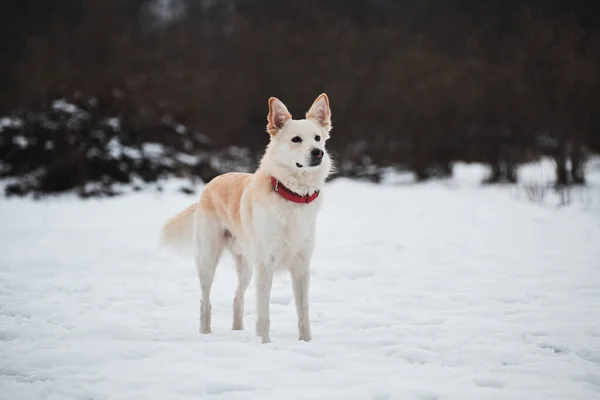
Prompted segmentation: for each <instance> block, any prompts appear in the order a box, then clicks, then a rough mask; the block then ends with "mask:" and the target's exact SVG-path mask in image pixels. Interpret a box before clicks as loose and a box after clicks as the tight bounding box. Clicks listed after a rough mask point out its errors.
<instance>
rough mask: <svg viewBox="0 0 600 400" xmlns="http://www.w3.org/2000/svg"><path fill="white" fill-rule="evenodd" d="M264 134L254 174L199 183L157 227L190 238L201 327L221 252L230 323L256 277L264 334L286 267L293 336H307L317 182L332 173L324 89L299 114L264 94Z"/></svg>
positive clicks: (239, 321)
mask: <svg viewBox="0 0 600 400" xmlns="http://www.w3.org/2000/svg"><path fill="white" fill-rule="evenodd" d="M268 104H269V113H268V116H267V132H268V133H269V135H270V141H269V143H268V145H267V147H266V151H265V153H264V155H263V157H262V158H261V160H260V164H259V167H258V168H257V170H256V171H255V172H254V173H251V174H250V173H239V172H230V173H225V174H222V175H219V176H217V177H216V178H214V179H213V180H211V181H210V182H209V183H208V184H207V185H206V186H205V188H204V190H203V192H202V194H201V196H200V199H199V201H198V202H197V203H195V204H193V205H191V206H189V207H188V208H187V209H185V210H184V211H181V212H180V213H179V214H177V215H175V216H174V217H172V218H171V219H169V220H168V221H167V222H166V223H165V225H164V227H163V229H162V241H163V243H164V244H166V245H174V246H178V245H181V244H185V243H187V244H190V243H189V242H190V241H191V244H192V247H193V248H194V257H195V262H196V268H197V271H198V277H199V280H200V288H201V292H202V298H201V301H200V333H203V334H209V333H211V304H210V292H211V287H212V283H213V279H214V276H215V270H216V267H217V264H218V263H219V260H220V258H221V255H222V253H223V252H224V251H228V252H229V253H231V255H232V256H233V258H234V260H235V268H236V272H237V278H238V284H237V290H236V292H235V297H234V300H233V327H232V328H233V330H242V329H244V321H243V314H244V294H245V292H246V289H247V288H248V286H249V284H250V281H251V279H252V277H253V275H254V274H256V276H255V280H256V301H257V304H256V305H257V307H256V313H257V318H256V334H257V335H258V336H259V337H260V338H261V341H262V343H269V342H270V341H271V338H270V311H269V310H270V308H269V303H270V298H271V287H272V284H273V274H274V273H276V272H278V271H289V273H290V275H291V280H292V286H293V292H294V300H295V304H296V312H297V315H298V340H301V341H307V342H308V341H310V340H311V339H312V337H311V326H310V320H309V301H308V296H309V284H310V264H311V259H312V256H313V252H314V249H315V243H316V220H317V216H318V213H319V211H320V209H321V207H322V202H323V188H324V185H325V181H326V179H327V177H328V176H329V175H330V174H331V173H332V172H333V161H332V159H331V157H330V155H329V154H328V153H327V151H326V149H325V144H326V142H327V140H328V139H329V134H330V131H331V129H332V126H331V109H330V107H329V99H328V97H327V95H326V94H325V93H323V94H321V95H320V96H318V97H317V99H316V100H315V101H314V103H313V104H312V106H311V107H310V109H309V110H308V112H307V113H306V115H305V118H304V119H298V120H295V119H292V115H291V114H290V112H289V111H288V109H287V107H286V106H285V104H283V103H282V102H281V101H280V100H279V99H277V98H275V97H271V98H270V99H269V103H268Z"/></svg>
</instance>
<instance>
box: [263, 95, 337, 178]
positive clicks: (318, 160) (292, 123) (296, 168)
mask: <svg viewBox="0 0 600 400" xmlns="http://www.w3.org/2000/svg"><path fill="white" fill-rule="evenodd" d="M267 121H268V124H267V131H268V132H269V134H270V135H271V143H270V145H269V147H270V149H269V150H270V151H271V152H272V154H270V156H271V157H273V158H274V161H276V162H277V163H278V164H279V165H280V166H282V167H285V168H286V169H288V171H289V172H292V173H294V172H302V171H304V172H308V171H315V170H325V171H327V172H329V170H330V169H331V159H330V158H329V155H328V154H327V151H326V150H325V142H326V141H327V139H329V131H330V130H331V110H330V109H329V99H328V98H327V95H326V94H325V93H323V94H321V95H320V96H319V97H317V99H316V100H315V101H314V103H313V105H312V106H311V107H310V109H309V110H308V112H307V113H306V119H300V120H295V119H292V115H291V114H290V112H289V111H288V109H287V107H286V106H285V104H283V103H282V102H281V101H280V100H279V99H277V98H275V97H271V98H270V99H269V115H268V116H267Z"/></svg>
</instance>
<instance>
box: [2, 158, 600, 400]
mask: <svg viewBox="0 0 600 400" xmlns="http://www.w3.org/2000/svg"><path fill="white" fill-rule="evenodd" d="M540 171H541V168H540V167H539V165H538V166H535V165H534V166H528V167H526V168H524V169H523V174H529V175H527V176H528V177H531V179H537V178H538V177H540V176H542V172H540ZM599 172H600V169H598V170H594V171H592V173H591V174H590V180H591V184H590V189H589V191H590V193H592V194H591V195H590V197H591V198H593V199H595V200H594V201H591V202H574V203H573V204H571V205H569V206H567V207H557V206H556V204H555V203H554V202H553V201H552V200H551V199H548V200H547V201H546V202H544V203H541V204H539V203H536V202H531V201H528V200H527V199H526V198H525V197H523V196H516V195H515V193H516V189H515V188H514V186H502V185H500V186H489V187H481V186H480V184H479V183H480V182H481V178H482V177H483V176H484V174H485V170H484V169H483V168H482V167H480V166H466V165H458V166H457V168H456V175H455V178H453V179H451V180H447V181H437V182H430V183H425V184H419V185H415V184H412V183H410V182H406V181H404V180H402V179H400V180H399V182H398V183H386V184H385V185H379V186H378V185H375V184H368V183H359V182H353V181H349V180H346V179H339V180H335V181H333V182H331V183H330V184H329V185H328V186H329V187H328V190H327V192H326V193H325V195H326V196H327V197H326V200H325V206H324V209H323V212H322V214H321V217H320V219H319V231H318V246H317V250H316V253H315V258H314V263H313V272H312V284H311V297H310V298H311V316H312V322H313V324H312V329H313V341H312V342H310V343H304V342H298V341H297V340H296V317H295V308H294V305H293V295H292V289H291V284H290V280H289V278H288V277H287V276H280V277H278V278H277V279H276V282H275V284H274V286H273V295H272V306H271V312H272V315H271V325H272V335H271V337H272V340H273V342H272V343H270V344H267V345H261V344H260V341H259V340H258V339H257V338H256V337H255V336H254V334H253V324H254V318H255V307H254V298H255V297H254V291H253V286H251V287H250V290H249V291H248V293H247V297H246V317H245V325H246V330H245V331H242V332H232V331H231V330H230V325H231V319H232V315H231V311H232V300H233V294H234V290H235V275H234V273H233V270H232V268H231V266H232V262H231V260H229V259H225V260H224V263H223V264H222V265H220V266H219V269H218V272H217V278H216V282H215V286H214V289H213V292H212V310H213V334H212V335H208V336H206V335H199V334H198V333H197V331H198V313H199V307H198V306H199V285H198V283H197V278H196V275H195V270H194V266H193V262H192V258H191V256H190V257H181V256H180V255H176V254H173V253H170V252H168V251H166V250H164V249H160V248H158V247H157V246H156V244H157V241H158V230H159V227H160V225H161V224H162V222H163V221H164V219H165V218H166V217H168V216H170V215H172V214H174V213H175V212H177V211H179V210H180V209H182V208H183V207H185V206H187V205H188V204H190V203H191V202H192V201H194V199H195V198H196V197H197V195H195V196H193V197H192V196H185V195H183V194H180V193H177V192H175V191H172V190H165V191H164V192H162V193H158V192H149V191H145V192H141V193H132V194H129V195H127V196H123V197H118V198H114V199H105V200H86V201H81V200H78V199H76V198H75V196H74V195H67V196H60V197H56V198H51V199H48V200H45V201H41V202H34V201H32V200H28V199H1V200H0V221H2V225H1V226H2V229H0V243H2V248H1V251H0V387H1V388H2V391H1V395H0V398H3V399H123V400H125V399H127V400H129V399H135V398H143V399H161V400H162V399H192V398H193V399H199V398H203V399H204V398H206V399H240V398H243V399H344V400H353V399H357V400H358V399H361V400H362V399H375V400H378V399H388V400H393V399H417V400H425V399H440V400H442V399H461V400H462V399H511V400H513V399H528V400H533V399H544V400H545V399H569V400H574V399H590V400H591V399H598V398H600V245H599V238H600V197H598V196H597V195H598V194H600V173H599ZM172 184H173V185H176V184H177V182H172Z"/></svg>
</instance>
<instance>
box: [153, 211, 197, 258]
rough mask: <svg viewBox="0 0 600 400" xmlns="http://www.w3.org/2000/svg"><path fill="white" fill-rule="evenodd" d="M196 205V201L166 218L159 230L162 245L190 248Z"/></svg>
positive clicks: (180, 248)
mask: <svg viewBox="0 0 600 400" xmlns="http://www.w3.org/2000/svg"><path fill="white" fill-rule="evenodd" d="M197 207H198V203H194V204H192V205H191V206H189V207H188V208H186V209H185V210H183V211H181V212H180V213H179V214H177V215H175V216H173V217H171V218H169V219H168V220H167V222H166V223H165V224H164V225H163V227H162V231H161V238H160V242H161V244H162V245H163V246H167V247H171V248H175V249H179V250H188V249H190V248H191V245H192V238H193V236H194V215H195V214H196V208H197Z"/></svg>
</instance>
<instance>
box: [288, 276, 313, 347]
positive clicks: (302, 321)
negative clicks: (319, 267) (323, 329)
mask: <svg viewBox="0 0 600 400" xmlns="http://www.w3.org/2000/svg"><path fill="white" fill-rule="evenodd" d="M291 272H292V286H293V288H294V299H295V300H296V312H297V313H298V340H304V341H305V342H310V340H311V339H312V337H311V333H310V319H309V313H308V287H309V285H310V269H309V268H308V266H304V265H302V266H300V267H299V268H292V271H291Z"/></svg>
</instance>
